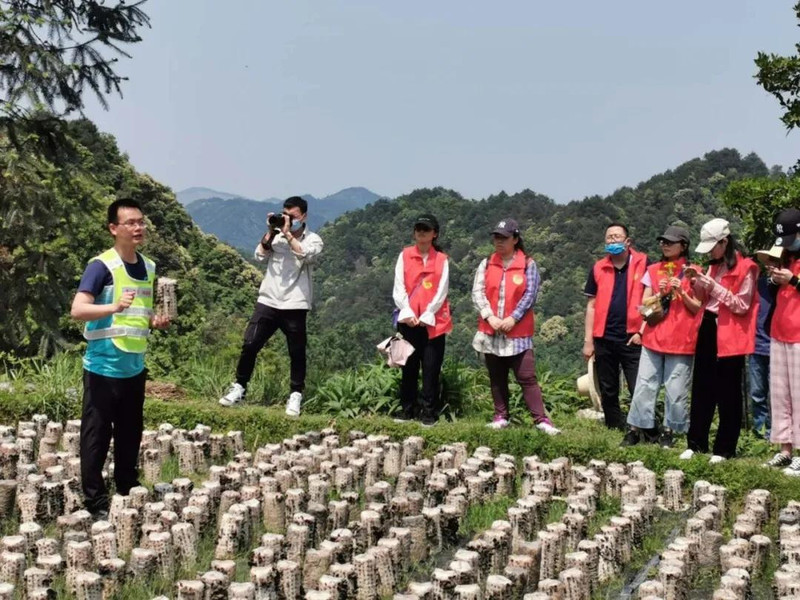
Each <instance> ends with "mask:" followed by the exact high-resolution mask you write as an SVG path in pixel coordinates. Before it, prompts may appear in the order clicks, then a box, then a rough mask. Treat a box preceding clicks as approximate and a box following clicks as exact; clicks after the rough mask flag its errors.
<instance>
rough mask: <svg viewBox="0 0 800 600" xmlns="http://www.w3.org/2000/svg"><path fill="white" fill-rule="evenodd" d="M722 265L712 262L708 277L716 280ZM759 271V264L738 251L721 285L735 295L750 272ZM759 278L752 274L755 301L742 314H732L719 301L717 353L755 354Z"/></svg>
mask: <svg viewBox="0 0 800 600" xmlns="http://www.w3.org/2000/svg"><path fill="white" fill-rule="evenodd" d="M719 268H720V266H719V265H711V268H710V269H709V272H708V276H709V277H711V278H712V279H716V274H717V272H718V271H719ZM751 271H753V272H754V273H755V274H757V273H758V267H757V266H756V263H754V262H753V261H752V260H750V259H749V258H745V257H743V256H742V255H741V254H739V253H738V252H737V253H736V266H734V267H733V269H732V270H730V271H728V272H727V273H725V274H724V275H723V276H722V279H721V280H720V282H719V284H720V285H721V286H722V287H724V288H725V289H728V290H730V291H731V292H733V293H734V294H735V293H737V292H738V291H739V288H741V287H742V283H743V282H744V280H745V277H747V274H748V273H750V272H751ZM756 286H757V283H756V277H753V300H752V302H751V303H750V309H749V310H748V311H747V312H746V313H744V314H743V315H736V314H734V313H732V312H731V311H730V310H729V309H728V307H726V306H725V305H724V304H722V303H721V302H720V304H719V317H718V319H717V356H718V357H719V358H724V357H726V356H741V355H744V354H752V353H753V352H754V351H755V349H756V325H757V322H758V289H757V287H756Z"/></svg>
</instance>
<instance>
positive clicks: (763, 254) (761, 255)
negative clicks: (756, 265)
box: [756, 246, 783, 265]
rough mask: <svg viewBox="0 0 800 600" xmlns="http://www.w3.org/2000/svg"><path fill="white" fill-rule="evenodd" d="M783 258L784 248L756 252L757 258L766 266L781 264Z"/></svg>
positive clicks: (778, 247)
mask: <svg viewBox="0 0 800 600" xmlns="http://www.w3.org/2000/svg"><path fill="white" fill-rule="evenodd" d="M782 256H783V248H782V247H780V246H773V247H772V248H770V249H769V250H759V251H757V252H756V258H758V260H759V261H760V262H762V263H763V264H765V265H774V264H775V263H780V260H781V257H782Z"/></svg>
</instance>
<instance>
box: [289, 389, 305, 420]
mask: <svg viewBox="0 0 800 600" xmlns="http://www.w3.org/2000/svg"><path fill="white" fill-rule="evenodd" d="M302 403H303V394H301V393H300V392H292V393H291V394H289V399H288V400H287V401H286V414H287V415H289V416H290V417H299V416H300V405H301V404H302Z"/></svg>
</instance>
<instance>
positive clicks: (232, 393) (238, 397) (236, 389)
mask: <svg viewBox="0 0 800 600" xmlns="http://www.w3.org/2000/svg"><path fill="white" fill-rule="evenodd" d="M244 392H245V389H244V388H243V387H242V386H241V385H239V384H238V383H232V384H231V387H229V388H228V391H227V392H226V393H225V395H224V396H223V397H222V398H220V399H219V403H220V404H222V406H233V405H234V404H239V403H240V402H241V401H242V400H244Z"/></svg>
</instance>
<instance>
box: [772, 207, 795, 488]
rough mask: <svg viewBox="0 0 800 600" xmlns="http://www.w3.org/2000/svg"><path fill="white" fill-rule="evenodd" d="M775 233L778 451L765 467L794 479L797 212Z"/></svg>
mask: <svg viewBox="0 0 800 600" xmlns="http://www.w3.org/2000/svg"><path fill="white" fill-rule="evenodd" d="M775 233H776V235H777V236H778V238H777V239H776V240H775V245H776V246H779V247H781V248H783V258H784V260H785V264H786V266H784V267H769V274H770V279H771V280H772V281H773V283H775V284H777V285H778V295H777V296H776V298H775V311H774V312H773V313H772V323H771V326H770V346H769V369H770V371H769V373H770V375H769V387H770V408H771V411H772V431H771V433H770V441H772V442H773V443H774V444H780V445H781V451H780V452H778V454H776V455H775V456H774V457H773V458H772V459H771V460H769V461H768V462H767V465H768V466H771V467H785V468H784V470H783V472H784V473H786V474H787V475H791V476H793V477H797V476H800V457H795V458H794V459H792V458H791V457H792V450H793V449H794V448H797V447H798V446H800V279H799V277H800V210H797V209H796V208H789V209H787V210H784V211H782V212H781V213H780V214H779V215H778V218H777V220H776V223H775Z"/></svg>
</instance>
